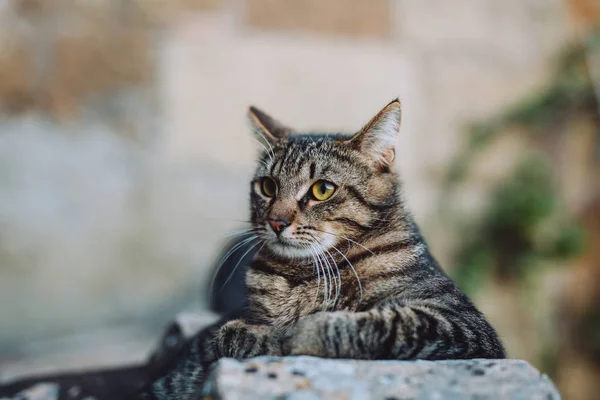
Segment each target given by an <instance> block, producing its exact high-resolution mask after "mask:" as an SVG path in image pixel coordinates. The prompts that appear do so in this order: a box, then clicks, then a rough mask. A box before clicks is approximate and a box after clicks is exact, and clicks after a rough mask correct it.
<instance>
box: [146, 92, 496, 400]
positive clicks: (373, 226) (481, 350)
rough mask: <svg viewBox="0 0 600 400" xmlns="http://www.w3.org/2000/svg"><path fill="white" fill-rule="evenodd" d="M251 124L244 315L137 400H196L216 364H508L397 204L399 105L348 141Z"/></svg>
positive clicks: (220, 327)
mask: <svg viewBox="0 0 600 400" xmlns="http://www.w3.org/2000/svg"><path fill="white" fill-rule="evenodd" d="M250 116H251V118H252V121H253V123H254V128H255V130H256V131H257V133H258V134H259V135H260V137H261V138H262V139H264V143H265V146H266V147H265V151H264V153H263V154H262V157H261V159H260V164H259V166H258V168H257V170H256V174H255V178H254V180H253V182H252V185H251V217H252V222H253V225H254V229H253V230H252V233H253V234H255V236H253V238H252V239H248V240H249V241H250V242H255V244H254V246H256V248H257V249H259V250H258V255H257V256H256V258H255V260H254V261H253V262H252V264H251V265H250V268H249V270H248V273H247V277H246V285H247V289H248V302H249V307H248V308H247V309H246V310H243V311H241V312H240V313H239V315H236V316H232V317H229V318H225V319H224V320H223V321H220V322H219V323H217V324H215V325H213V326H212V327H209V328H207V329H206V330H204V331H203V332H201V333H200V334H199V335H198V336H197V337H196V338H194V339H193V340H192V341H191V342H190V344H189V345H188V348H187V349H186V350H185V351H184V353H183V355H182V357H181V358H180V360H179V362H178V364H177V366H176V367H175V368H174V369H173V370H172V371H170V372H169V373H167V374H166V375H165V376H164V377H163V378H161V379H159V380H158V381H157V382H156V383H155V384H154V385H153V387H152V390H150V391H148V392H147V393H146V394H145V395H144V396H146V397H145V398H152V396H156V397H157V398H159V399H188V398H194V397H193V396H194V395H195V393H197V391H198V390H199V387H200V385H201V383H202V381H203V379H204V375H205V373H206V370H207V368H208V366H209V365H210V364H211V363H212V362H214V361H215V360H217V359H219V358H221V357H236V358H248V357H253V356H258V355H296V354H297V355H300V354H303V355H313V356H320V357H331V358H354V359H416V358H421V359H457V358H503V357H504V356H505V353H504V349H503V347H502V344H501V343H500V341H499V339H498V337H497V335H496V333H495V332H494V330H493V328H492V327H491V326H490V325H489V323H488V322H487V321H486V320H485V318H484V317H483V315H482V314H481V313H480V312H479V311H477V309H476V308H475V307H474V306H473V304H472V303H471V302H470V301H469V299H468V298H467V297H466V296H465V295H464V294H463V293H462V292H461V291H460V290H459V289H458V288H457V287H456V286H455V284H454V283H453V282H452V280H451V279H450V278H448V277H447V276H446V275H445V274H444V273H443V272H442V270H441V269H440V268H439V266H438V264H437V262H436V261H435V260H434V258H433V257H432V256H431V254H430V252H429V250H428V248H427V245H426V244H425V242H424V240H423V239H422V237H421V235H420V233H419V230H418V228H417V226H416V225H415V224H414V222H413V220H412V218H411V216H410V214H409V213H408V211H407V210H406V209H405V207H404V205H403V203H402V202H401V200H400V193H399V192H400V183H399V180H398V177H397V175H396V174H395V173H394V172H393V170H392V168H391V166H392V162H393V158H394V145H395V139H396V133H397V131H398V129H399V124H400V104H399V103H398V102H397V101H393V102H392V103H390V104H389V105H388V106H386V108H384V109H383V110H382V111H381V112H380V113H379V114H378V115H377V116H376V117H375V118H373V119H372V120H371V121H370V122H369V123H368V124H367V125H366V126H365V127H364V128H363V129H362V130H361V131H360V132H359V133H357V134H356V135H354V136H345V135H335V136H331V135H294V134H291V130H290V129H289V128H286V127H284V126H282V125H281V124H279V123H278V122H277V121H275V120H273V119H271V118H270V117H268V116H267V115H266V114H264V113H262V112H261V111H259V110H256V109H252V108H251V112H250ZM150 392H153V394H150ZM142 397H143V396H142Z"/></svg>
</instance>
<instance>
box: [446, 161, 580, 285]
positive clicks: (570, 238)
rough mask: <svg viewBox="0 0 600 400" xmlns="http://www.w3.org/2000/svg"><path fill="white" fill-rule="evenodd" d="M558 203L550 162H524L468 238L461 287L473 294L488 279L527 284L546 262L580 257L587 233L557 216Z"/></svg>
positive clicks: (460, 265) (460, 258)
mask: <svg viewBox="0 0 600 400" xmlns="http://www.w3.org/2000/svg"><path fill="white" fill-rule="evenodd" d="M557 214H560V207H559V199H558V195H557V192H556V189H555V187H554V184H553V181H552V176H551V174H550V168H549V165H548V162H547V160H545V159H543V158H530V159H526V160H524V161H523V162H522V163H521V164H520V165H519V166H518V167H517V168H516V169H515V170H514V172H513V173H512V175H511V176H510V177H509V178H508V179H507V180H506V181H504V182H503V183H502V184H500V185H499V186H498V187H497V188H496V189H495V190H494V192H493V193H492V195H491V197H490V200H489V202H488V205H487V207H486V209H485V211H484V213H483V215H482V217H481V219H480V220H479V221H478V222H477V223H476V225H475V226H470V227H468V228H466V229H465V232H467V234H466V236H465V240H464V242H463V244H462V246H461V248H460V250H459V252H458V254H457V257H456V267H455V269H454V272H455V278H456V279H457V281H458V283H459V285H461V286H462V287H464V288H465V290H467V291H469V292H474V291H476V289H477V288H478V287H480V286H481V283H482V282H483V281H485V280H486V279H489V278H492V277H496V278H501V279H510V280H517V281H519V280H523V278H524V276H525V274H527V273H528V272H529V270H530V269H531V268H536V267H538V266H539V265H540V264H541V262H542V261H545V260H550V259H558V258H560V259H563V258H568V257H571V256H573V255H576V254H578V253H579V252H580V251H581V249H582V247H583V242H584V240H583V236H584V235H583V230H582V229H581V228H580V227H579V226H578V225H577V224H575V223H573V222H572V221H568V220H565V219H564V218H557Z"/></svg>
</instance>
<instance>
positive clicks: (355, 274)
mask: <svg viewBox="0 0 600 400" xmlns="http://www.w3.org/2000/svg"><path fill="white" fill-rule="evenodd" d="M331 247H332V248H333V249H334V250H335V251H337V252H338V253H340V255H341V256H342V257H344V259H345V260H346V262H347V263H348V266H349V267H350V269H352V272H353V273H354V276H355V277H356V282H358V290H359V291H360V301H362V299H363V288H362V283H360V278H359V277H358V272H356V269H354V265H352V263H351V262H350V260H348V258H347V257H346V256H345V255H344V253H342V252H341V251H339V250H338V248H337V247H335V246H331Z"/></svg>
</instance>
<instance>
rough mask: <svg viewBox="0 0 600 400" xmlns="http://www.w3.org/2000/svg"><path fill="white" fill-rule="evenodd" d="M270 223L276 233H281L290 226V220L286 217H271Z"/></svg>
mask: <svg viewBox="0 0 600 400" xmlns="http://www.w3.org/2000/svg"><path fill="white" fill-rule="evenodd" d="M268 222H269V225H271V228H272V229H273V231H274V232H275V233H276V234H278V235H279V234H280V233H281V232H283V230H284V229H285V228H287V227H288V226H290V221H288V220H287V219H285V218H280V219H270V220H268Z"/></svg>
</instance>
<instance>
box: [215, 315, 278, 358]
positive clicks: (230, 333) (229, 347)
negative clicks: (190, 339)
mask: <svg viewBox="0 0 600 400" xmlns="http://www.w3.org/2000/svg"><path fill="white" fill-rule="evenodd" d="M216 350H217V354H218V357H219V358H222V357H231V358H237V359H238V360H241V359H245V358H252V357H257V356H281V355H282V351H281V341H280V339H279V334H278V332H277V330H276V329H275V328H274V327H272V326H268V325H250V324H247V323H245V322H244V321H241V320H233V321H229V322H227V323H226V324H225V325H223V326H222V327H221V328H220V329H219V333H218V335H217V337H216Z"/></svg>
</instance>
